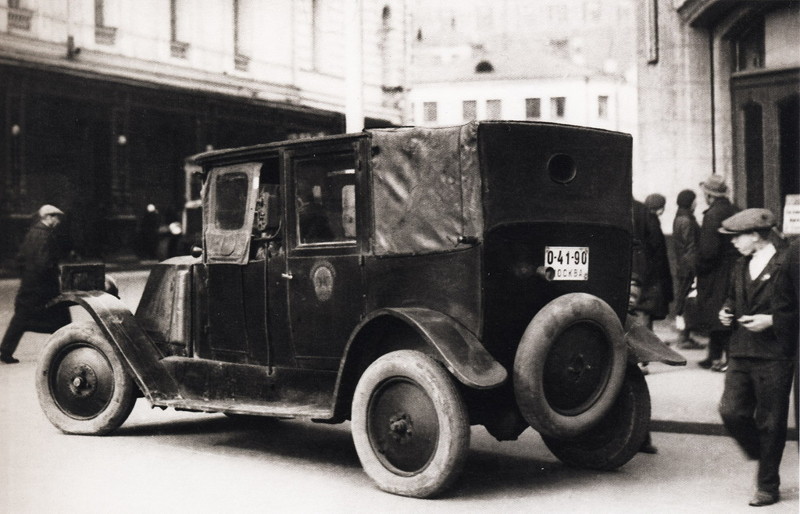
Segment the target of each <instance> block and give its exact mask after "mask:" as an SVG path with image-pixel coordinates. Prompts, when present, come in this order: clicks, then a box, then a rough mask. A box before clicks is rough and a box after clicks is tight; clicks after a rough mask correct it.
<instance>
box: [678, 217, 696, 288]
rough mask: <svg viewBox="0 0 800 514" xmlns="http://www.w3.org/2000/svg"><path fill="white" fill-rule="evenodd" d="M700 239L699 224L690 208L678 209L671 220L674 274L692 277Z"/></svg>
mask: <svg viewBox="0 0 800 514" xmlns="http://www.w3.org/2000/svg"><path fill="white" fill-rule="evenodd" d="M699 239H700V225H699V224H698V223H697V220H696V219H695V218H694V213H693V212H692V211H691V210H690V209H684V208H683V207H681V208H679V209H678V212H677V213H676V214H675V220H674V221H673V222H672V243H673V248H674V250H675V260H676V263H675V264H676V267H675V276H676V277H678V278H684V277H691V278H694V276H695V273H696V269H695V264H696V262H697V245H698V242H699Z"/></svg>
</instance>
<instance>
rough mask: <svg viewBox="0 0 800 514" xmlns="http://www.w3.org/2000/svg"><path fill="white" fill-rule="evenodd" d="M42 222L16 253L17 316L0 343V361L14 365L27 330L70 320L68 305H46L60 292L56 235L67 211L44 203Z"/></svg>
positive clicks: (45, 328) (45, 329) (56, 326)
mask: <svg viewBox="0 0 800 514" xmlns="http://www.w3.org/2000/svg"><path fill="white" fill-rule="evenodd" d="M38 214H39V221H37V222H36V224H35V225H33V226H32V227H31V228H30V230H28V233H27V234H26V235H25V240H24V241H23V242H22V245H21V246H20V249H19V253H18V254H17V262H18V264H19V267H20V275H21V281H20V286H19V291H17V297H16V300H15V301H14V316H13V317H12V318H11V322H10V323H9V325H8V329H7V330H6V333H5V335H4V336H3V341H2V343H0V362H3V363H5V364H15V363H17V362H19V360H17V359H15V358H14V352H15V351H16V349H17V346H18V345H19V341H20V339H22V336H23V334H25V332H44V333H50V332H55V331H56V330H58V329H59V328H61V327H63V326H64V325H66V324H68V323H69V322H70V321H71V318H70V314H69V308H68V307H67V305H66V304H60V305H56V306H54V307H51V308H49V309H48V308H46V306H47V303H48V302H49V301H50V300H52V299H53V298H55V297H56V296H58V294H59V292H60V285H59V278H58V276H59V275H58V262H59V260H60V259H61V258H62V257H63V249H62V248H61V246H60V245H59V243H58V240H57V239H56V236H55V234H54V230H55V228H56V227H57V226H58V225H59V223H61V220H62V217H63V216H64V213H63V212H62V211H61V209H59V208H58V207H55V206H52V205H43V206H42V207H41V208H40V209H39V213H38Z"/></svg>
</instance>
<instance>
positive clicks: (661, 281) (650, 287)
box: [639, 194, 673, 326]
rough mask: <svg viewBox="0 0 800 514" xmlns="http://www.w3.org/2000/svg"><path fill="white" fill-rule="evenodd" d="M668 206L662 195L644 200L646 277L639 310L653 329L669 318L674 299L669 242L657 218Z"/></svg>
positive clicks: (651, 196) (643, 281) (653, 195)
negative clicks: (668, 255)
mask: <svg viewBox="0 0 800 514" xmlns="http://www.w3.org/2000/svg"><path fill="white" fill-rule="evenodd" d="M666 203H667V200H666V198H664V197H663V196H662V195H660V194H652V195H650V196H648V197H647V198H645V201H644V204H645V206H646V207H647V210H648V213H647V221H646V223H645V233H644V258H645V275H644V279H643V280H642V299H641V300H640V302H639V309H640V310H642V311H644V312H646V313H647V314H648V315H649V322H650V325H651V326H652V322H653V321H654V320H659V319H664V318H666V317H667V314H669V303H670V302H671V301H672V298H673V293H672V274H671V273H670V270H669V259H668V257H667V242H666V239H665V238H664V233H663V232H662V231H661V222H660V221H659V219H658V217H659V216H660V215H661V214H663V213H664V206H665V205H666Z"/></svg>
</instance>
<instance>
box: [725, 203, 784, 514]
mask: <svg viewBox="0 0 800 514" xmlns="http://www.w3.org/2000/svg"><path fill="white" fill-rule="evenodd" d="M774 226H775V216H774V215H773V214H772V213H771V212H770V211H769V210H767V209H746V210H744V211H742V212H740V213H738V214H736V215H734V216H731V217H730V218H728V219H726V220H725V221H723V223H722V228H720V232H721V233H723V234H733V245H734V246H735V247H736V249H737V250H738V251H739V253H741V254H742V256H743V257H742V258H740V259H739V260H738V261H737V263H736V266H735V267H734V270H733V275H732V277H731V280H732V284H731V287H730V290H729V293H728V299H727V300H726V301H725V304H724V306H723V308H722V310H720V311H719V320H720V322H721V323H722V324H723V325H724V326H726V327H732V328H733V334H732V336H731V340H730V348H729V352H728V359H729V366H730V367H729V369H728V374H727V375H726V376H725V391H724V392H723V393H722V400H721V401H720V405H719V412H720V414H721V416H722V420H723V422H724V423H725V427H726V428H727V429H728V431H729V432H730V433H731V435H732V436H733V437H734V438H735V439H736V442H738V443H739V445H740V446H741V447H742V449H743V450H744V452H745V453H746V454H747V456H748V457H749V458H750V459H758V474H757V490H756V494H755V496H754V497H753V499H752V501H751V502H750V505H752V506H754V507H760V506H763V505H771V504H773V503H775V502H777V501H778V500H779V494H778V489H779V487H780V476H779V475H778V470H779V468H780V464H781V458H782V457H783V449H784V446H785V445H786V423H787V417H788V415H789V393H790V390H791V387H792V375H793V372H794V359H795V356H796V355H797V342H798V341H797V339H798V335H797V333H796V332H795V333H793V334H788V333H785V331H783V330H781V329H779V325H778V324H776V321H778V320H779V319H781V318H782V317H786V316H790V317H792V318H793V319H797V315H798V312H797V304H796V303H795V304H794V307H793V310H794V311H793V312H783V307H779V309H780V310H776V309H775V307H776V306H777V305H776V301H775V300H776V297H777V295H778V293H779V292H780V291H781V290H782V289H783V288H784V286H785V285H787V284H786V282H787V281H791V278H790V276H789V270H788V269H787V268H788V266H789V262H788V261H789V259H788V252H787V251H786V250H776V248H775V246H774V245H773V244H772V242H771V241H770V232H771V231H772V227H774ZM790 308H791V307H790Z"/></svg>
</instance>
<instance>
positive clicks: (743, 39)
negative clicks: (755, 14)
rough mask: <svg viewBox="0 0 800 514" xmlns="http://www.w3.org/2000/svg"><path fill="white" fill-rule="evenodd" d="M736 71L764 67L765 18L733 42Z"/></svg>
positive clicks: (758, 20)
mask: <svg viewBox="0 0 800 514" xmlns="http://www.w3.org/2000/svg"><path fill="white" fill-rule="evenodd" d="M733 55H734V56H735V58H734V66H735V68H736V69H735V70H734V71H745V70H754V69H759V68H763V67H764V18H759V19H757V20H756V21H755V23H753V24H752V25H750V26H749V27H747V29H745V30H744V31H742V33H741V34H739V36H738V37H736V38H735V39H734V40H733Z"/></svg>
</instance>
